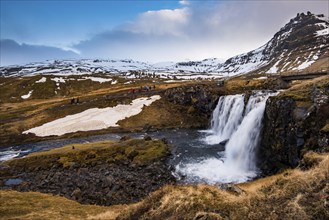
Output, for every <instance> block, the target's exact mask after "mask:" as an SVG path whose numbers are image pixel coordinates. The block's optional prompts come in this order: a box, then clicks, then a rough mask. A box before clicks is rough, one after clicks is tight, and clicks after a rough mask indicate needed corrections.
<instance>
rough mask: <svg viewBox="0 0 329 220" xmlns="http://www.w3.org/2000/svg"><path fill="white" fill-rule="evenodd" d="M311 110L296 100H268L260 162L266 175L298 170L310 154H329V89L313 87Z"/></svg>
mask: <svg viewBox="0 0 329 220" xmlns="http://www.w3.org/2000/svg"><path fill="white" fill-rule="evenodd" d="M310 96H311V100H310V107H305V106H303V105H299V103H298V101H296V100H295V99H294V98H293V97H290V96H278V97H272V98H270V99H269V100H268V101H267V105H266V110H265V115H264V127H263V134H262V140H261V147H260V148H259V152H258V160H259V161H258V163H259V166H260V168H261V169H262V171H263V173H264V174H265V175H268V174H273V173H275V172H277V171H279V170H282V169H285V168H289V167H296V166H297V165H298V164H299V161H300V159H301V157H302V155H303V153H305V152H306V151H309V150H313V151H318V152H326V151H329V147H328V140H329V134H328V131H324V130H322V128H323V127H324V126H325V125H326V123H327V121H328V120H329V101H328V98H329V90H328V88H326V87H325V88H322V89H319V88H313V89H312V91H311V94H310Z"/></svg>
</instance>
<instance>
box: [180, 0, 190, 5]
mask: <svg viewBox="0 0 329 220" xmlns="http://www.w3.org/2000/svg"><path fill="white" fill-rule="evenodd" d="M179 4H181V5H189V4H190V2H189V1H188V0H181V1H179Z"/></svg>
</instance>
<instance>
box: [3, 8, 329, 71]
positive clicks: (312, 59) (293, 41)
mask: <svg viewBox="0 0 329 220" xmlns="http://www.w3.org/2000/svg"><path fill="white" fill-rule="evenodd" d="M328 40H329V21H328V19H327V18H326V17H325V16H324V15H315V14H312V13H311V12H307V13H306V14H304V13H298V14H297V16H296V17H295V18H292V19H291V20H290V21H289V22H288V23H287V24H286V25H285V26H284V27H282V28H281V29H280V30H279V31H278V32H277V33H275V34H274V36H273V37H272V39H270V40H269V41H268V42H267V43H266V44H264V45H263V46H261V47H259V48H257V49H255V50H252V51H249V52H247V53H244V54H240V55H237V56H234V57H231V58H229V59H227V60H226V61H224V62H222V61H221V60H219V59H217V58H208V59H204V60H201V61H187V62H177V63H175V62H166V63H155V64H151V63H147V62H140V61H134V60H131V59H123V60H112V59H67V60H48V61H45V62H36V63H30V64H26V65H12V66H7V67H0V76H24V75H35V74H93V73H114V74H122V73H127V72H132V71H138V72H151V73H152V72H157V73H161V72H164V73H169V74H180V73H185V74H186V73H189V74H196V73H198V74H200V73H207V74H217V75H221V76H223V77H225V76H234V75H241V74H247V73H268V74H278V73H286V72H296V73H298V72H300V71H305V70H307V69H308V68H309V67H311V66H315V67H314V68H315V69H316V70H317V71H319V69H320V70H321V69H323V68H325V69H328V68H329V66H328V65H329V64H326V61H327V60H328V59H329V45H328ZM323 59H324V60H323ZM321 60H322V61H321ZM318 61H321V62H318ZM328 61H329V60H328ZM317 63H320V64H317ZM327 63H329V62H327Z"/></svg>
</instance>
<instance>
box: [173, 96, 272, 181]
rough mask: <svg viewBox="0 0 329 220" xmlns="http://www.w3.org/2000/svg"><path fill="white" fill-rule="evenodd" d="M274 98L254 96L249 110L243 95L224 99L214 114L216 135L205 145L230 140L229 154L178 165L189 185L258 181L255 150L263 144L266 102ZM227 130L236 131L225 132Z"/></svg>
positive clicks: (226, 152) (228, 143) (213, 128)
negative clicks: (262, 135) (192, 183)
mask: <svg viewBox="0 0 329 220" xmlns="http://www.w3.org/2000/svg"><path fill="white" fill-rule="evenodd" d="M271 95H275V94H274V93H266V92H256V93H254V94H253V95H251V96H250V98H249V100H248V103H247V105H246V107H245V108H244V104H243V98H244V96H243V95H235V96H226V97H223V98H221V99H220V100H219V103H218V105H217V107H216V109H215V111H214V113H213V119H212V124H211V125H212V127H211V129H212V132H211V134H210V135H209V136H208V137H207V138H205V141H206V142H207V141H208V143H211V144H215V143H217V144H218V143H219V142H220V141H221V140H225V138H229V141H228V142H227V143H226V146H225V152H224V153H223V154H222V155H221V156H218V155H216V156H214V157H210V158H209V157H208V158H202V159H200V160H198V161H194V162H192V163H185V164H178V165H177V166H176V170H177V172H178V173H179V174H181V175H183V176H185V177H186V178H187V181H192V182H207V183H210V184H214V183H229V182H235V183H240V182H245V181H248V180H250V179H252V178H254V177H256V176H257V174H258V170H257V167H256V164H255V159H256V158H255V150H256V147H257V145H258V142H259V136H260V131H261V127H262V119H263V114H264V110H265V105H266V100H267V98H268V97H269V96H271ZM241 101H242V103H241ZM237 103H239V104H237ZM241 108H242V110H241ZM233 115H234V117H233ZM216 116H217V118H216ZM230 116H232V117H230ZM217 119H218V121H217ZM230 120H233V121H230ZM228 124H230V125H228ZM227 128H230V129H232V130H230V131H229V132H228V131H225V129H227ZM216 134H217V135H219V136H220V137H218V138H217V139H215V138H214V137H213V136H214V135H216ZM209 137H210V138H209Z"/></svg>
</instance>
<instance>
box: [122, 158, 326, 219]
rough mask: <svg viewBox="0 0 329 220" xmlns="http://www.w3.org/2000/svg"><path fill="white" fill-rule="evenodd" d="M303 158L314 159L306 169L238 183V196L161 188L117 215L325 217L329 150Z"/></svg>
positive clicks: (201, 188)
mask: <svg viewBox="0 0 329 220" xmlns="http://www.w3.org/2000/svg"><path fill="white" fill-rule="evenodd" d="M307 157H308V160H310V159H309V158H313V160H315V161H316V162H314V161H313V162H312V163H313V164H312V165H311V168H310V169H309V170H306V171H302V170H299V169H296V170H289V171H286V172H284V173H282V174H278V175H275V176H271V177H266V178H263V179H259V180H256V181H252V182H249V183H245V184H240V185H239V187H240V188H241V189H243V190H244V193H242V194H240V195H235V194H232V193H229V192H225V191H222V190H220V189H218V187H215V186H206V185H198V186H166V187H164V188H162V189H161V190H158V191H156V192H154V193H152V194H151V195H150V196H149V197H148V198H146V199H144V200H143V201H142V202H140V203H137V204H135V205H132V206H130V207H128V208H127V209H126V210H125V211H123V212H122V213H121V214H120V216H119V219H130V218H133V217H134V218H138V219H193V218H194V217H195V216H196V215H197V213H200V212H206V213H212V214H213V213H215V214H217V215H218V216H221V217H222V218H224V219H328V217H329V212H328V200H329V196H328V191H329V184H328V181H329V177H328V175H329V154H324V155H319V154H315V153H309V154H307ZM314 158H316V159H314Z"/></svg>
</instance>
